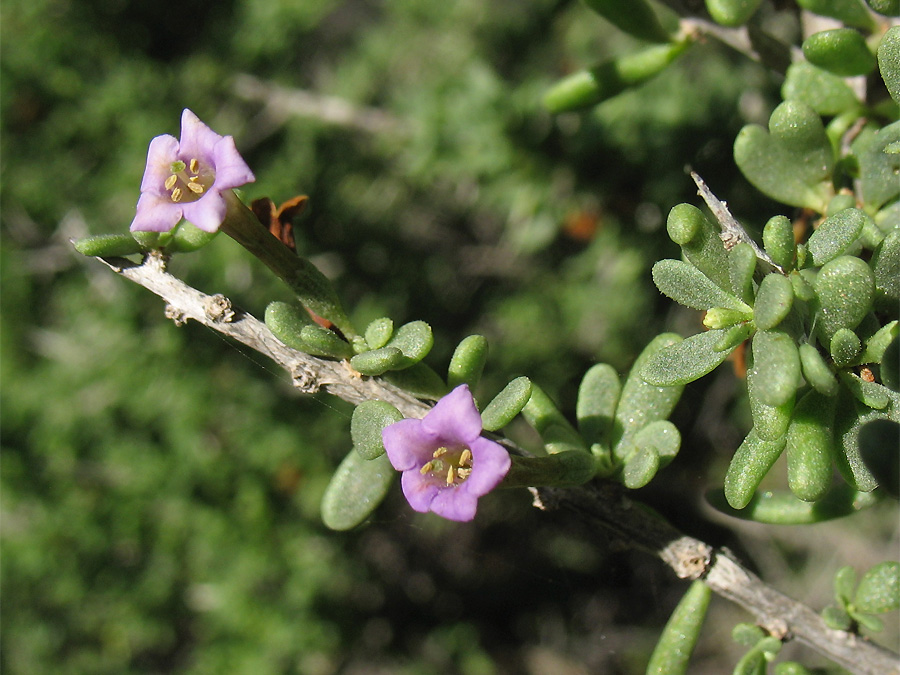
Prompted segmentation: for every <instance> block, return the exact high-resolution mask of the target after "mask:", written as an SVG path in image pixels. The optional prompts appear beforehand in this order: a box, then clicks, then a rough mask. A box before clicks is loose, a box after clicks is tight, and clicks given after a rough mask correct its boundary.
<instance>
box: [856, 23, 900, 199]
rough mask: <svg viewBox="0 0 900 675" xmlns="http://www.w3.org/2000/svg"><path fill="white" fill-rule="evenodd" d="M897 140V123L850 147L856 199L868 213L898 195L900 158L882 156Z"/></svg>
mask: <svg viewBox="0 0 900 675" xmlns="http://www.w3.org/2000/svg"><path fill="white" fill-rule="evenodd" d="M894 30H896V29H894ZM898 140H900V122H894V123H893V124H889V125H887V126H886V127H882V128H880V129H879V128H873V127H871V126H869V127H866V128H864V129H863V130H862V131H861V132H860V133H859V135H858V136H857V137H856V140H854V141H853V143H852V144H851V146H850V148H851V150H852V151H853V154H854V155H855V156H856V158H857V160H858V162H859V192H858V195H859V197H860V198H861V200H862V203H863V205H864V206H865V207H866V211H868V212H869V213H873V212H874V211H876V210H878V209H880V208H881V207H882V206H884V205H885V204H887V203H888V202H890V201H892V200H894V199H896V198H897V196H898V195H900V181H898V180H897V175H898V173H900V154H897V153H891V152H885V150H886V149H887V146H889V145H890V144H891V143H896V142H897V141H898Z"/></svg>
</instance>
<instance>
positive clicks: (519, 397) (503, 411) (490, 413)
mask: <svg viewBox="0 0 900 675" xmlns="http://www.w3.org/2000/svg"><path fill="white" fill-rule="evenodd" d="M530 398H531V380H529V379H528V378H527V377H517V378H516V379H514V380H513V381H512V382H510V383H509V384H507V385H506V386H505V387H504V388H503V390H502V391H501V392H500V393H499V394H497V395H496V396H495V397H494V400H492V401H491V402H490V403H488V404H487V406H486V407H485V409H484V410H483V411H482V413H481V421H482V426H483V427H484V428H485V429H487V430H488V431H497V430H498V429H502V428H503V427H505V426H506V425H507V424H509V423H510V422H512V421H513V418H514V417H515V416H516V415H518V414H519V413H520V412H522V409H523V408H524V407H525V405H526V404H527V403H528V400H529V399H530Z"/></svg>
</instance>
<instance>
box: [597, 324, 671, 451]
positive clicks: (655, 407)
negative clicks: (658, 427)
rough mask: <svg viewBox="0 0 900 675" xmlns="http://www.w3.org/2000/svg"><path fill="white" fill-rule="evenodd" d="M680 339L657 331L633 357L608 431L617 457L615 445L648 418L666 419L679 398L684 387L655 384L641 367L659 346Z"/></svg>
mask: <svg viewBox="0 0 900 675" xmlns="http://www.w3.org/2000/svg"><path fill="white" fill-rule="evenodd" d="M679 342H681V337H680V336H678V335H675V334H674V333H663V334H661V335H657V336H656V337H655V338H653V340H651V341H650V344H648V345H647V346H646V347H645V348H644V351H642V352H641V354H640V356H638V358H637V359H636V360H635V362H634V365H632V367H631V371H630V372H629V373H628V377H627V378H626V379H625V384H624V385H623V386H622V394H621V395H620V396H619V405H618V406H617V407H616V416H615V423H614V427H613V434H612V439H613V440H612V443H611V445H612V447H613V448H614V452H615V453H616V456H617V457H620V458H621V456H622V455H619V447H620V446H623V448H624V445H623V444H625V443H629V442H630V441H631V439H632V438H633V437H634V435H635V434H636V433H637V432H638V431H640V430H641V429H643V428H644V427H645V426H647V425H648V424H650V423H651V422H655V421H657V420H664V419H666V418H667V417H668V416H669V415H670V414H671V412H672V410H673V409H674V408H675V404H677V403H678V399H679V398H681V392H682V391H683V390H684V388H683V387H682V386H680V385H676V386H656V385H653V384H649V383H648V382H647V381H645V380H644V378H643V371H644V369H645V366H646V365H647V363H648V362H649V361H651V360H652V359H653V358H654V356H655V355H656V354H657V353H658V352H659V351H660V350H662V349H665V348H667V347H668V346H670V345H674V344H678V343H679Z"/></svg>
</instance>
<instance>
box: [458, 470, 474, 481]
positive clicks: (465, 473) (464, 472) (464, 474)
mask: <svg viewBox="0 0 900 675" xmlns="http://www.w3.org/2000/svg"><path fill="white" fill-rule="evenodd" d="M471 473H472V469H457V470H456V475H457V476H459V478H460V480H465V479H466V478H468V477H469V474H471Z"/></svg>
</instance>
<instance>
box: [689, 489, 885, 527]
mask: <svg viewBox="0 0 900 675" xmlns="http://www.w3.org/2000/svg"><path fill="white" fill-rule="evenodd" d="M706 499H707V501H708V502H709V503H710V504H711V505H712V506H713V507H715V508H716V509H718V510H719V511H721V512H722V513H724V514H726V515H729V516H733V517H735V518H740V519H741V520H750V521H753V522H756V523H766V524H768V525H809V524H812V523H821V522H824V521H826V520H831V519H834V518H843V517H844V516H849V515H850V514H852V513H856V512H857V511H861V510H863V509H867V508H869V507H871V506H873V505H874V504H876V503H878V501H879V498H878V496H877V495H875V494H872V493H866V492H857V491H856V490H854V489H853V488H852V487H850V486H849V485H838V486H835V487H834V488H832V490H831V491H830V492H829V493H828V494H827V495H826V496H825V498H824V499H821V500H819V501H817V502H804V501H801V500H799V499H797V498H796V497H795V496H794V495H792V494H791V493H790V492H786V491H779V490H761V491H758V492H757V493H756V494H755V495H754V496H753V499H751V500H750V502H749V503H748V504H747V506H746V507H744V508H743V509H740V510H738V509H734V508H732V507H731V506H729V505H728V502H727V501H726V500H725V496H724V495H723V494H722V491H721V490H715V491H711V492H708V493H707V494H706Z"/></svg>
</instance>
